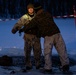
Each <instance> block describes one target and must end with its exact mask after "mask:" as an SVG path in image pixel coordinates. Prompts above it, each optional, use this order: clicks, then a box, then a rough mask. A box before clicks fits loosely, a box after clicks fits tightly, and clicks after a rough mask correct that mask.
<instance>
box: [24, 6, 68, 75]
mask: <svg viewBox="0 0 76 75" xmlns="http://www.w3.org/2000/svg"><path fill="white" fill-rule="evenodd" d="M35 9H36V12H37V14H36V16H35V17H34V18H33V19H32V20H31V21H30V22H29V23H28V24H27V26H24V28H23V30H24V32H25V33H26V32H27V31H28V30H31V29H36V31H38V32H37V36H39V37H43V38H44V58H45V65H44V70H43V72H47V73H49V72H52V60H51V58H52V48H53V46H55V48H56V50H57V52H58V54H59V57H60V61H61V66H62V69H64V66H66V65H68V66H66V67H67V68H66V69H65V70H67V71H68V70H69V58H68V54H67V51H66V45H65V42H64V40H63V37H62V35H61V33H60V30H59V28H58V26H57V25H56V24H55V22H54V20H53V17H52V15H51V14H49V13H48V12H47V11H44V10H43V9H42V8H41V6H40V4H36V5H35ZM63 71H64V70H63Z"/></svg>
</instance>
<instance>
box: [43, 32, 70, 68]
mask: <svg viewBox="0 0 76 75" xmlns="http://www.w3.org/2000/svg"><path fill="white" fill-rule="evenodd" d="M53 45H54V46H55V48H56V50H57V52H58V54H59V57H60V62H61V65H62V66H64V65H69V58H68V55H67V51H66V46H65V42H64V40H63V38H62V36H61V34H60V33H57V34H55V35H53V36H46V37H45V38H44V58H45V65H44V68H45V69H52V60H51V57H52V48H53Z"/></svg>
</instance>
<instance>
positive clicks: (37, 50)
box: [33, 37, 41, 68]
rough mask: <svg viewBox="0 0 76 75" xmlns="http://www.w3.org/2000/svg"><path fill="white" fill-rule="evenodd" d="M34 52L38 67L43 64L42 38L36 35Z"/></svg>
mask: <svg viewBox="0 0 76 75" xmlns="http://www.w3.org/2000/svg"><path fill="white" fill-rule="evenodd" d="M33 52H34V58H35V65H36V68H38V67H39V66H40V65H41V60H40V59H41V43H40V38H37V37H35V39H34V44H33Z"/></svg>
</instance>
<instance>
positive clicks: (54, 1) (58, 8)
mask: <svg viewBox="0 0 76 75" xmlns="http://www.w3.org/2000/svg"><path fill="white" fill-rule="evenodd" d="M37 1H38V2H40V3H41V5H42V6H43V8H44V9H45V10H47V11H48V12H50V13H51V14H52V15H53V16H64V15H73V14H74V6H75V9H76V0H0V18H20V17H21V16H22V15H24V14H25V13H26V7H27V5H28V4H29V3H35V2H37Z"/></svg>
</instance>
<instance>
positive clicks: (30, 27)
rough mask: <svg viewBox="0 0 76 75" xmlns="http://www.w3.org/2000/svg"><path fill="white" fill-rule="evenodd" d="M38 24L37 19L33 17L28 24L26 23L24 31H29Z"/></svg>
mask: <svg viewBox="0 0 76 75" xmlns="http://www.w3.org/2000/svg"><path fill="white" fill-rule="evenodd" d="M37 25H38V23H37V19H36V18H33V19H32V20H31V21H30V22H29V23H28V24H27V25H24V27H23V31H24V32H25V33H26V32H27V31H29V30H31V29H34V28H36V27H37Z"/></svg>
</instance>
